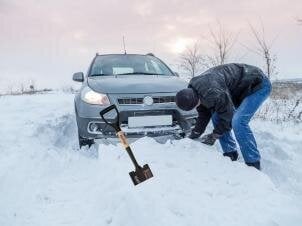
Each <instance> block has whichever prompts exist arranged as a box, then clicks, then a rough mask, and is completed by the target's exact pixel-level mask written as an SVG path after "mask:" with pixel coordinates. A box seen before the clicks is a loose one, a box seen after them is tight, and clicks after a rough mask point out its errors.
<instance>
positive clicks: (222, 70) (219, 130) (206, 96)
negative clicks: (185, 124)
mask: <svg viewBox="0 0 302 226" xmlns="http://www.w3.org/2000/svg"><path fill="white" fill-rule="evenodd" d="M271 88H272V86H271V83H270V81H269V79H268V78H267V77H266V76H265V75H264V73H263V72H262V71H261V70H260V69H259V68H257V67H255V66H251V65H246V64H225V65H220V66H217V67H213V68H211V69H209V70H207V71H206V72H204V73H202V74H201V75H199V76H197V77H194V78H192V79H191V81H190V83H189V86H188V88H187V89H183V90H181V91H179V92H178V93H177V94H176V104H177V106H178V107H179V108H181V109H182V110H185V111H190V110H192V109H194V108H196V110H197V111H198V115H199V116H198V119H197V122H196V125H195V128H194V129H193V130H192V131H191V134H190V136H189V137H190V138H191V139H196V138H198V137H200V136H201V134H203V132H204V131H205V129H206V127H207V125H208V123H209V121H210V119H212V122H213V125H214V130H213V132H212V133H210V134H207V135H205V136H203V137H202V138H201V141H202V142H203V143H205V144H208V145H213V144H214V143H215V141H216V139H219V142H220V144H221V147H222V150H223V152H224V153H223V155H224V156H227V157H229V158H231V160H232V161H236V160H237V159H238V147H237V144H236V141H235V139H234V138H233V135H232V133H231V129H233V131H234V134H235V137H236V140H237V142H238V144H239V147H240V150H241V153H242V156H243V158H244V161H245V163H246V164H247V165H248V166H253V167H255V168H256V169H258V170H260V153H259V150H258V148H257V144H256V140H255V137H254V135H253V133H252V131H251V129H250V127H249V122H250V120H251V118H252V117H253V115H254V114H255V112H256V111H257V109H258V108H259V107H260V106H261V104H262V103H263V102H264V100H265V99H266V98H267V97H268V96H269V94H270V92H271Z"/></svg>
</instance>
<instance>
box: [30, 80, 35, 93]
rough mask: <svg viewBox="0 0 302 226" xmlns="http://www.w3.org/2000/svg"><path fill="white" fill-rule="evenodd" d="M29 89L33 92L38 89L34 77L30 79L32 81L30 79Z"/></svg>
mask: <svg viewBox="0 0 302 226" xmlns="http://www.w3.org/2000/svg"><path fill="white" fill-rule="evenodd" d="M29 90H30V92H32V93H34V92H35V91H36V85H35V80H34V79H30V81H29Z"/></svg>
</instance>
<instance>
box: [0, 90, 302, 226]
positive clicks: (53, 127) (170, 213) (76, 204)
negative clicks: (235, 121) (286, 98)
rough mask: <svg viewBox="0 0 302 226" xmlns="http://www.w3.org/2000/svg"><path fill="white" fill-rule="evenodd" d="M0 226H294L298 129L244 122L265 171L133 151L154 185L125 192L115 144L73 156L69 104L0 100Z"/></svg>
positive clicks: (186, 145) (301, 157)
mask: <svg viewBox="0 0 302 226" xmlns="http://www.w3.org/2000/svg"><path fill="white" fill-rule="evenodd" d="M0 106H1V107H0V109H1V111H0V225H1V226H58V225H72V226H100V225H123V226H127V225H129V226H135V225H140V226H141V225H144V226H147V225H150V226H151V225H173V226H177V225H182V226H183V225H190V226H191V225H206V226H209V225H215V226H219V225H224V226H226V225H232V226H233V225H238V226H239V225H240V226H242V225H251V226H255V225H257V226H259V225H265V226H269V225H272V226H277V225H290V226H295V225H297V226H298V225H301V222H302V150H301V147H302V138H301V137H302V136H301V135H302V131H301V129H302V125H301V124H300V125H297V124H296V125H295V124H291V123H290V122H288V123H285V124H282V125H276V124H273V123H272V122H264V121H260V120H256V121H254V122H253V123H252V127H253V128H254V130H255V132H256V136H257V140H258V144H259V147H260V149H261V151H262V156H263V171H262V172H259V171H257V170H255V169H254V168H250V167H246V166H245V165H244V164H243V163H242V162H231V161H229V160H228V159H226V158H223V157H222V155H221V152H220V149H219V146H218V144H217V146H215V147H208V146H205V145H203V144H201V143H199V142H197V141H191V140H189V139H183V140H178V141H167V142H166V143H165V144H160V143H157V142H156V141H155V140H153V139H151V138H147V137H146V138H142V139H139V140H137V141H136V142H135V143H133V144H132V147H133V150H134V152H135V155H136V156H137V158H138V161H139V162H140V163H141V164H143V163H148V164H149V165H150V167H151V169H152V171H153V174H154V178H152V179H150V180H148V181H146V182H144V183H142V184H140V185H138V186H133V184H132V182H131V180H130V177H129V175H128V172H129V171H132V170H133V166H132V164H131V162H130V159H129V158H128V156H127V153H126V152H125V151H123V149H122V147H121V146H120V145H117V146H114V145H100V147H99V158H95V157H93V155H90V154H89V153H92V152H89V151H88V152H87V151H86V152H85V151H79V150H78V148H77V141H76V136H77V134H76V125H75V121H74V115H73V96H72V95H69V94H60V93H55V94H45V95H33V96H6V97H0Z"/></svg>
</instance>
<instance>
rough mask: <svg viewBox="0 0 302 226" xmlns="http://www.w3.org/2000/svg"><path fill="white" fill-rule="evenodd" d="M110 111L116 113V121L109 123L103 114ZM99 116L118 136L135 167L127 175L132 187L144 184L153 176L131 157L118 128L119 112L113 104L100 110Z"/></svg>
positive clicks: (147, 168) (146, 165) (123, 135)
mask: <svg viewBox="0 0 302 226" xmlns="http://www.w3.org/2000/svg"><path fill="white" fill-rule="evenodd" d="M112 110H114V111H115V113H116V115H117V116H116V119H115V120H114V121H112V120H111V121H112V122H109V121H108V120H107V119H106V117H105V114H107V113H109V112H112ZM100 115H101V117H102V119H103V120H104V122H105V123H106V124H107V125H109V126H111V127H112V128H113V129H114V130H115V131H116V135H117V136H118V138H119V140H120V142H121V143H122V145H123V146H124V148H125V149H126V151H127V153H128V155H129V157H130V159H131V161H132V163H133V164H134V166H135V171H132V172H130V173H129V175H130V177H131V179H132V181H133V183H134V185H138V184H139V183H141V182H144V181H145V180H148V179H149V178H151V177H153V174H152V172H151V169H150V167H149V166H148V164H145V165H144V166H143V167H141V166H140V165H139V164H138V163H137V161H136V159H135V157H134V155H133V152H132V150H131V148H130V146H129V144H128V141H127V139H126V136H125V134H124V132H123V131H122V130H121V128H120V120H119V116H120V115H119V111H118V110H117V108H116V106H115V105H114V104H113V105H111V106H109V107H107V108H105V109H104V110H102V111H101V112H100Z"/></svg>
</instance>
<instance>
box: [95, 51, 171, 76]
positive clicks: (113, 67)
mask: <svg viewBox="0 0 302 226" xmlns="http://www.w3.org/2000/svg"><path fill="white" fill-rule="evenodd" d="M137 74H144V75H170V76H171V75H173V73H172V72H171V70H170V69H169V68H168V67H167V66H166V65H165V64H164V63H162V62H161V61H160V60H159V59H157V58H156V57H154V56H150V55H129V54H123V55H122V54H120V55H114V54H113V55H101V56H98V57H96V59H95V61H94V63H93V65H92V68H91V71H90V76H105V75H137Z"/></svg>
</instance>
